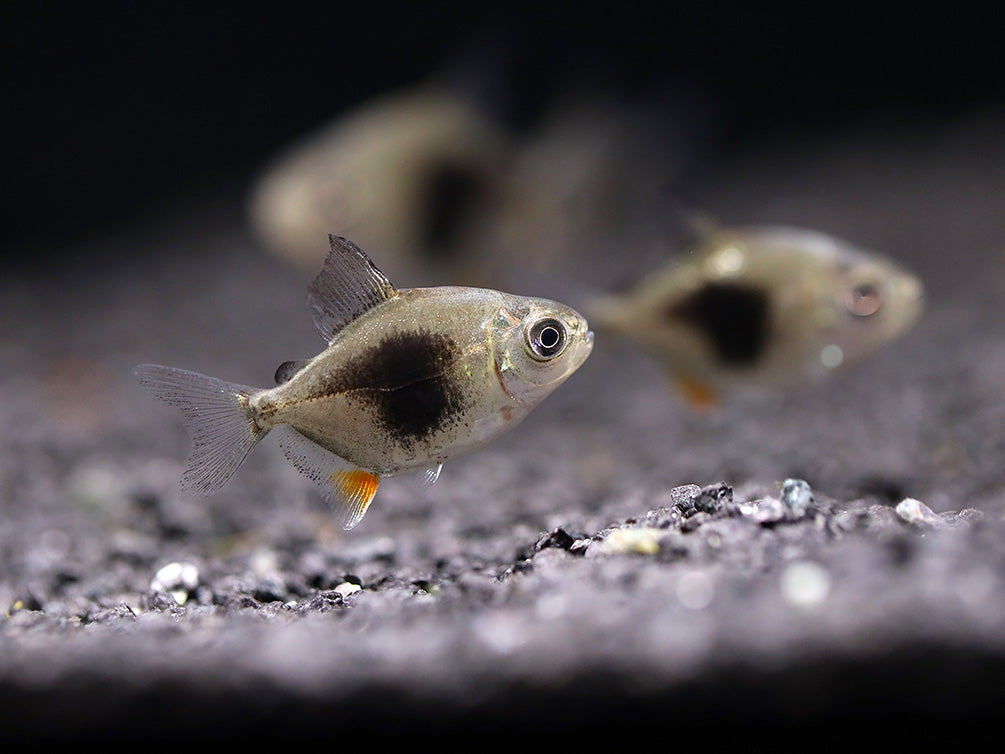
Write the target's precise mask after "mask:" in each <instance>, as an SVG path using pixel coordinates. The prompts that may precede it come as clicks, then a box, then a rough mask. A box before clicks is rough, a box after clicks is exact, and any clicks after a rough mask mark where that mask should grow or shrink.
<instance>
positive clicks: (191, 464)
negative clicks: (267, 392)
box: [133, 364, 268, 495]
mask: <svg viewBox="0 0 1005 754" xmlns="http://www.w3.org/2000/svg"><path fill="white" fill-rule="evenodd" d="M133 374H135V375H136V377H137V379H139V381H140V384H141V385H142V386H143V387H145V388H147V389H148V390H150V391H151V392H152V393H153V394H154V395H156V396H157V397H158V398H160V399H161V400H162V401H164V402H165V403H167V404H168V405H171V406H176V407H177V408H179V409H181V412H182V415H183V417H184V422H185V426H186V428H187V429H188V431H189V434H190V436H191V438H192V452H191V453H190V454H189V457H188V460H187V461H186V463H185V473H184V475H183V476H182V481H181V488H182V492H183V493H185V494H191V493H198V494H202V495H212V494H213V493H214V492H216V491H217V490H218V489H220V487H222V486H223V485H224V484H226V482H227V480H228V479H230V477H232V476H233V475H234V472H235V471H237V469H238V467H239V466H240V465H241V464H242V463H243V462H244V459H245V458H246V457H247V456H248V453H250V452H251V450H252V448H254V447H255V445H257V444H258V442H259V441H260V440H261V439H262V438H263V437H265V435H266V433H267V432H268V430H267V429H266V430H263V429H261V428H260V427H259V426H258V424H257V423H256V422H255V419H254V417H253V416H252V414H251V411H250V410H249V409H248V395H250V394H251V393H252V392H254V390H255V389H254V388H251V387H247V386H245V385H235V384H231V383H229V382H224V381H223V380H218V379H215V378H214V377H207V376H205V375H202V374H199V373H198V372H189V371H186V370H184V369H175V368H174V367H165V366H159V365H157V364H141V365H139V366H138V367H136V368H135V369H134V370H133Z"/></svg>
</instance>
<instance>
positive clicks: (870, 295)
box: [844, 281, 883, 317]
mask: <svg viewBox="0 0 1005 754" xmlns="http://www.w3.org/2000/svg"><path fill="white" fill-rule="evenodd" d="M882 305H883V296H882V294H881V293H880V290H879V286H877V285H876V284H875V283H871V282H868V281H863V282H860V283H856V284H855V285H854V286H852V287H851V288H850V289H849V290H848V291H847V292H846V293H845V301H844V306H845V309H847V310H848V312H849V313H850V314H853V315H854V316H856V317H871V316H872V315H873V314H875V313H876V312H878V311H879V309H880V307H881V306H882Z"/></svg>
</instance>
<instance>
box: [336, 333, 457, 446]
mask: <svg viewBox="0 0 1005 754" xmlns="http://www.w3.org/2000/svg"><path fill="white" fill-rule="evenodd" d="M460 352H461V349H460V347H459V346H458V345H457V343H455V342H454V340H453V339H452V338H449V337H447V336H446V335H440V334H436V333H430V332H426V331H406V332H399V333H396V334H394V335H390V336H388V337H387V338H385V339H384V340H382V341H381V342H380V343H378V344H376V345H374V346H371V347H370V348H367V349H366V350H364V351H363V353H361V354H359V355H358V356H356V357H354V358H353V359H351V360H350V361H349V362H347V363H346V364H345V365H344V366H342V367H341V368H339V369H337V370H335V371H334V372H333V373H332V374H331V375H330V376H329V377H328V379H327V380H326V381H325V384H324V386H323V390H324V391H325V392H327V393H348V392H353V393H354V394H355V395H356V396H357V397H359V398H361V399H362V400H363V401H365V402H366V404H368V405H369V406H370V407H372V408H373V410H374V411H375V412H376V416H377V417H378V419H379V421H380V423H381V424H382V425H383V427H384V428H385V429H386V430H387V432H388V434H389V435H390V436H391V438H392V439H394V440H397V441H398V442H400V443H401V444H402V445H404V446H406V447H407V446H410V445H411V444H412V443H413V442H415V441H416V440H422V439H424V438H427V437H429V435H430V434H432V433H433V432H435V431H437V430H439V429H441V428H443V427H445V426H446V425H447V424H448V423H449V422H450V420H451V418H452V417H455V416H456V415H457V414H459V413H460V412H462V411H463V410H464V409H465V407H466V400H465V391H464V386H463V384H462V383H461V382H460V381H459V379H458V377H457V375H455V374H454V373H453V371H452V367H453V364H454V362H455V361H456V360H457V358H458V356H459V355H460Z"/></svg>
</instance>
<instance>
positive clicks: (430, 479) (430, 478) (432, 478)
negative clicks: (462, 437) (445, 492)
mask: <svg viewBox="0 0 1005 754" xmlns="http://www.w3.org/2000/svg"><path fill="white" fill-rule="evenodd" d="M442 469H443V464H442V463H438V464H436V465H435V466H430V467H429V468H428V469H423V470H422V471H420V472H419V473H418V474H416V476H417V477H418V479H419V483H420V484H421V485H422V486H423V487H429V486H431V485H434V484H436V480H437V479H439V478H440V471H441V470H442Z"/></svg>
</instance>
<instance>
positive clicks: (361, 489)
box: [275, 424, 380, 529]
mask: <svg viewBox="0 0 1005 754" xmlns="http://www.w3.org/2000/svg"><path fill="white" fill-rule="evenodd" d="M275 429H276V432H277V434H278V435H279V447H280V448H282V450H283V454H284V455H285V456H286V457H287V458H288V459H289V460H290V463H292V464H293V466H294V467H295V468H296V469H297V471H299V472H300V473H301V474H303V475H304V476H306V477H307V478H308V479H310V480H311V481H312V482H314V483H315V484H316V485H317V486H318V487H320V488H321V493H322V494H323V495H324V497H325V500H327V501H328V504H329V505H330V506H331V508H332V510H333V511H334V512H335V514H336V515H337V516H339V517H340V519H341V523H342V526H343V528H345V529H351V528H353V527H354V526H356V524H358V523H359V522H360V521H362V520H363V516H364V515H366V510H367V508H368V507H369V506H370V501H371V500H373V496H374V495H376V494H377V486H378V485H379V484H380V477H379V476H377V474H375V473H373V472H372V471H365V470H363V469H360V468H357V467H356V466H353V465H352V464H351V463H349V462H348V461H345V460H343V459H341V458H339V457H338V456H337V455H335V454H334V453H332V452H331V451H329V450H326V449H325V448H322V447H321V446H320V445H318V444H317V443H316V442H314V441H313V440H310V439H308V438H307V437H304V436H303V435H302V434H300V433H299V432H297V430H295V429H294V428H293V427H290V426H289V425H285V424H283V425H280V426H278V427H276V428H275Z"/></svg>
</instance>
